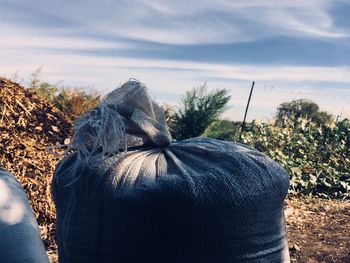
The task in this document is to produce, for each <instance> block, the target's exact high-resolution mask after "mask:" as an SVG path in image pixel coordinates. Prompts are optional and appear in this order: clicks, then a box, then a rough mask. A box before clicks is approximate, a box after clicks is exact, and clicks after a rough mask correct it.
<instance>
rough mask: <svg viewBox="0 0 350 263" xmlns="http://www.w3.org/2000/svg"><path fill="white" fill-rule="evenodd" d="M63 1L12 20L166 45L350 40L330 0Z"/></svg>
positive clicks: (33, 4)
mask: <svg viewBox="0 0 350 263" xmlns="http://www.w3.org/2000/svg"><path fill="white" fill-rule="evenodd" d="M12 2H14V3H16V1H12ZM17 2H18V1H17ZM64 2H65V1H58V0H53V1H50V6H49V8H48V6H47V4H43V3H44V2H43V1H33V0H31V1H27V4H26V5H23V2H22V1H21V2H19V3H21V5H20V6H21V7H22V8H24V7H28V6H30V7H31V8H32V9H31V10H34V11H33V12H37V14H32V16H31V15H30V14H26V13H25V12H23V13H19V14H18V15H17V14H16V15H14V21H15V22H16V21H17V22H21V21H23V22H24V23H25V22H26V20H31V19H32V20H33V16H34V15H37V16H36V17H35V19H40V15H41V14H45V15H46V16H43V17H44V18H45V19H48V18H47V17H49V16H50V15H51V16H52V17H54V18H60V21H62V20H66V21H67V23H68V24H69V23H71V24H72V26H64V25H59V26H60V27H63V28H64V29H65V30H66V31H68V32H70V31H73V32H74V30H80V31H81V32H85V33H86V32H98V33H99V34H101V35H106V36H111V35H112V36H115V37H125V38H131V39H137V40H146V41H153V42H158V43H169V44H208V43H235V42H245V41H253V40H256V39H260V38H266V37H273V36H276V35H278V36H292V37H312V38H315V37H316V38H325V39H328V38H344V37H348V36H349V32H347V31H346V30H344V29H341V28H337V27H336V26H335V25H334V23H333V18H332V17H331V15H330V13H329V10H330V8H331V7H332V6H333V5H334V4H335V3H337V1H332V0H308V1H304V0H285V1H279V0H270V1H257V0H250V1H231V0H217V1H211V0H201V1H199V0H198V1H191V2H188V1H185V0H178V1H171V0H153V1H141V0H139V1H126V0H119V1H107V0H104V1H99V2H98V3H97V2H96V1H92V0H85V1H67V3H64ZM38 16H39V18H38ZM0 19H1V18H0ZM3 19H4V18H3ZM42 22H43V24H42V25H41V26H45V21H42Z"/></svg>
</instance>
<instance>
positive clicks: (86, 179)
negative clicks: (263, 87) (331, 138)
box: [52, 81, 289, 263]
mask: <svg viewBox="0 0 350 263" xmlns="http://www.w3.org/2000/svg"><path fill="white" fill-rule="evenodd" d="M129 86H132V87H133V88H132V89H129V88H126V87H129ZM123 87H124V91H123V90H121V89H119V90H117V91H115V92H114V93H112V96H115V97H114V98H113V97H109V96H107V99H105V102H106V101H107V102H108V105H109V106H108V107H109V108H110V107H111V106H112V107H113V109H116V111H115V113H116V115H115V116H117V115H119V116H118V118H119V120H120V122H118V123H119V124H118V125H120V126H119V129H115V130H116V131H117V132H116V133H115V134H114V135H116V136H120V137H119V138H116V139H111V141H112V142H117V143H118V145H117V146H115V147H114V152H108V151H107V152H105V153H104V156H102V157H101V155H100V153H101V152H104V150H103V149H102V148H103V147H104V146H103V145H102V144H100V147H99V149H98V151H97V152H96V155H95V153H94V151H89V153H88V154H86V149H93V147H91V143H92V142H93V141H95V142H96V141H99V139H98V138H97V139H96V138H94V139H92V140H90V141H89V142H87V144H86V145H84V147H83V148H81V147H79V146H78V145H77V144H74V140H73V142H72V145H71V146H70V149H71V152H70V153H69V154H67V156H66V157H65V158H64V159H63V160H62V161H61V162H60V164H59V165H58V166H57V169H56V172H55V175H54V178H53V182H52V188H53V196H54V201H55V204H56V210H57V237H58V248H59V260H60V262H63V263H65V262H178V263H180V262H181V263H183V262H203V263H209V262H213V263H214V262H215V263H220V262H289V254H288V246H287V239H286V231H285V224H284V215H283V205H284V198H285V196H286V194H287V190H288V178H289V177H288V174H287V173H286V171H285V170H284V169H283V168H282V167H281V166H280V165H278V164H276V163H275V162H273V161H272V160H271V159H269V158H268V157H266V156H265V155H263V154H262V153H260V152H258V151H256V150H254V149H252V148H249V147H247V146H245V145H242V144H238V143H229V142H223V141H218V140H213V139H208V138H201V137H199V138H194V139H189V140H185V141H179V142H173V143H170V135H169V132H168V131H167V126H166V124H165V121H164V118H163V117H159V116H161V112H160V111H158V112H159V113H157V114H153V113H154V111H153V113H152V110H151V109H154V108H155V106H156V105H155V103H153V102H150V103H148V104H147V105H148V106H147V105H146V106H145V105H144V104H143V103H141V102H142V101H148V102H149V101H150V100H149V99H146V100H144V99H141V98H140V97H139V100H137V101H136V102H134V103H133V102H132V103H130V102H129V103H128V105H129V106H130V107H128V110H126V111H125V110H123V109H125V107H124V106H120V105H119V104H118V103H120V101H125V100H124V99H121V98H119V97H123V98H125V97H128V98H130V97H132V96H130V94H128V92H129V91H130V90H133V92H131V94H142V93H143V94H147V93H146V92H145V89H144V87H143V86H142V85H141V84H139V83H138V82H135V81H132V82H131V83H130V82H129V83H126V84H124V85H123V86H122V88H123ZM122 91H123V92H122ZM125 92H126V94H125ZM145 97H146V98H149V97H148V95H147V96H145ZM118 98H119V99H118ZM113 101H114V102H116V101H117V104H113ZM105 102H103V103H105ZM122 104H123V103H122ZM105 106H106V104H104V105H103V107H105ZM99 107H100V106H99ZM99 107H98V108H99ZM156 108H157V107H156ZM157 109H158V108H157ZM86 116H88V115H86ZM86 116H85V117H86ZM156 116H157V117H156ZM85 117H84V118H85ZM130 126H132V127H133V129H129V127H130ZM79 127H82V126H81V125H78V130H79ZM129 130H132V131H133V132H132V133H129ZM121 131H122V132H121ZM94 134H98V133H96V132H95V133H94ZM135 134H137V136H138V138H143V139H142V142H143V143H139V142H140V141H138V143H137V144H132V143H128V142H130V140H128V138H130V135H131V136H135ZM75 136H76V137H75V140H76V141H84V140H83V138H78V137H79V136H77V133H75ZM109 136H113V132H112V133H109ZM136 141H137V140H136ZM121 142H122V143H121ZM123 143H124V144H125V143H126V144H128V145H127V146H128V147H125V148H126V149H127V150H125V148H124V150H123V147H121V146H122V145H123ZM107 145H108V147H113V146H111V145H109V143H107ZM80 149H84V150H83V151H80ZM95 156H98V158H95ZM105 156H107V157H106V158H105ZM91 160H94V161H93V162H91Z"/></svg>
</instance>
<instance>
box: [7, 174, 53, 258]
mask: <svg viewBox="0 0 350 263" xmlns="http://www.w3.org/2000/svg"><path fill="white" fill-rule="evenodd" d="M0 262H6V263H23V262H38V263H47V262H49V259H48V257H47V255H46V253H45V248H44V245H43V243H42V240H41V238H40V233H39V227H38V224H37V222H36V220H35V217H34V214H33V212H32V210H31V208H30V206H29V203H28V200H27V197H26V194H25V193H24V190H23V188H22V187H21V185H20V184H19V182H18V181H17V180H16V179H15V178H14V177H13V176H12V175H11V174H10V173H8V172H6V171H5V170H3V169H1V168H0Z"/></svg>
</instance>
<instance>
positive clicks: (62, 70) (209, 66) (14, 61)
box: [0, 49, 350, 119]
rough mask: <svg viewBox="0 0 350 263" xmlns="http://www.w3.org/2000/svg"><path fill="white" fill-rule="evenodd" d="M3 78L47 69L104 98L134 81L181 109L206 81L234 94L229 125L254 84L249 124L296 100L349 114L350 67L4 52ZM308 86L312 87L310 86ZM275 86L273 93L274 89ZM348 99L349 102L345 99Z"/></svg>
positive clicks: (52, 78)
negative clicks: (188, 93)
mask: <svg viewBox="0 0 350 263" xmlns="http://www.w3.org/2000/svg"><path fill="white" fill-rule="evenodd" d="M0 57H1V60H0V73H1V74H2V75H6V76H12V75H13V74H14V73H15V72H16V71H17V70H20V72H19V75H21V76H24V77H26V78H28V76H29V74H30V73H31V72H33V71H35V69H37V68H38V67H40V66H43V67H44V68H43V75H42V76H43V79H44V80H47V81H49V82H51V83H56V82H59V81H62V80H63V81H64V82H63V84H66V85H76V86H82V87H84V86H85V87H86V86H94V87H95V88H96V89H98V90H99V91H100V92H102V93H104V94H105V93H107V92H109V91H111V90H112V89H113V88H115V87H116V86H118V85H120V84H122V83H123V82H124V81H126V80H127V79H129V78H131V77H133V78H137V79H139V80H141V81H142V82H144V83H145V84H146V85H147V86H148V87H149V89H150V91H151V94H152V96H153V97H155V98H156V99H158V100H159V101H168V102H171V103H177V102H178V101H179V100H180V96H181V94H184V92H185V90H188V89H189V88H191V87H194V86H199V85H201V84H203V83H204V82H205V81H206V80H208V86H209V87H210V88H227V89H229V90H230V91H231V94H232V100H231V105H232V108H231V109H230V110H229V111H228V112H227V113H226V114H225V116H226V117H227V118H230V119H241V118H242V116H241V115H242V114H243V112H244V106H245V103H246V100H247V95H248V93H249V88H250V84H251V81H252V80H255V81H256V83H257V84H256V91H255V92H254V96H253V100H252V109H251V110H250V112H249V115H248V116H249V119H251V118H258V119H266V118H271V117H272V113H273V112H274V111H275V109H276V107H277V105H278V104H279V103H281V102H283V101H288V100H291V99H293V98H299V97H306V98H310V99H314V100H315V101H316V102H318V103H319V104H320V106H321V108H323V109H325V110H329V111H331V112H333V113H334V114H339V113H342V112H343V113H344V112H345V113H347V114H350V105H349V103H348V100H349V99H350V90H349V89H340V88H339V87H340V86H342V87H344V83H347V84H348V85H350V68H348V67H298V66H288V65H284V66H279V65H276V66H273V65H261V66H256V65H240V64H234V65H228V64H218V63H198V62H192V61H174V60H158V59H137V58H134V59H133V58H124V57H99V56H82V55H77V54H67V53H63V54H55V53H43V52H38V51H35V50H29V49H27V50H12V51H9V50H0ZM322 82H325V83H329V88H328V89H327V90H326V91H325V90H321V89H319V90H318V83H322ZM307 85H308V86H307ZM272 86H273V87H274V88H272ZM344 96H345V97H344Z"/></svg>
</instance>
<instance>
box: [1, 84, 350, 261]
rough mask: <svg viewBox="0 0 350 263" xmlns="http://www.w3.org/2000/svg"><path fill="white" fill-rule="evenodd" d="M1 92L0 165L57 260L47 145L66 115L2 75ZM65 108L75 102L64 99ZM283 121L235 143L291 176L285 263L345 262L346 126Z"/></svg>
mask: <svg viewBox="0 0 350 263" xmlns="http://www.w3.org/2000/svg"><path fill="white" fill-rule="evenodd" d="M56 91H57V90H56ZM56 91H55V92H56ZM0 96H1V98H2V100H1V101H0V129H1V134H0V165H1V166H2V167H4V168H6V169H7V170H8V171H10V172H11V173H12V174H14V175H15V176H16V177H17V179H18V180H19V181H20V182H21V184H22V185H23V186H24V188H25V190H26V193H27V195H28V198H29V201H30V204H31V206H32V208H33V211H34V213H35V215H36V218H37V220H38V222H39V226H40V230H41V235H42V238H43V240H44V243H45V245H46V248H47V252H48V255H49V257H50V259H51V262H57V251H56V248H57V247H56V241H55V209H54V205H53V202H52V200H51V193H50V182H51V178H52V173H53V170H54V167H55V164H56V163H57V161H58V160H59V157H57V156H56V155H53V154H49V153H48V151H47V146H52V145H54V146H58V145H60V144H63V143H64V142H65V140H66V139H67V138H69V136H70V134H71V132H72V124H71V118H72V116H68V117H67V114H66V113H65V112H64V110H67V108H64V107H63V108H61V110H60V109H59V107H55V106H53V105H52V102H49V101H47V100H45V99H43V98H42V97H40V96H38V95H37V94H36V93H35V92H33V91H30V90H28V89H25V88H23V87H21V86H19V85H18V84H16V83H13V82H11V81H9V80H7V79H2V78H0ZM85 98H86V97H85ZM78 99H81V98H80V97H79V96H78V97H74V101H76V100H78ZM93 99H95V98H93ZM56 102H57V101H56ZM57 103H61V105H62V102H60V101H59V102H57ZM67 105H71V106H74V105H76V103H72V101H70V100H68V104H67ZM92 105H93V103H92ZM90 106H91V105H90ZM82 110H85V109H75V111H76V112H77V113H79V112H80V113H81V111H82ZM226 124H227V123H226ZM230 125H232V123H228V126H227V125H226V126H225V123H221V124H220V125H217V126H211V128H210V129H209V130H206V132H205V134H204V135H206V136H210V137H214V138H220V137H222V136H223V138H220V139H226V140H236V139H237V138H236V137H234V136H233V135H232V134H231V133H225V132H226V131H227V130H230V131H233V130H234V129H235V127H236V126H234V127H232V126H230ZM283 125H284V126H283ZM283 125H282V126H280V127H279V126H276V125H275V124H256V123H251V124H249V125H248V126H247V129H246V131H245V133H244V134H243V135H242V140H243V142H244V143H247V144H250V145H252V146H254V147H256V148H258V149H259V150H261V151H263V152H265V153H266V154H267V155H269V156H270V157H271V158H273V159H274V160H276V161H277V162H279V163H280V164H281V165H283V166H284V167H285V168H286V169H287V170H288V172H289V173H290V176H291V177H290V182H291V188H290V193H289V196H288V198H287V200H286V206H285V216H286V221H287V230H288V238H289V249H290V255H291V259H292V262H350V200H349V190H350V173H349V169H350V166H349V164H350V160H349V141H350V140H349V131H350V129H349V127H350V126H349V123H348V121H347V120H343V121H341V122H337V123H334V124H333V125H332V126H330V127H325V128H323V129H322V128H319V127H317V126H315V124H313V123H310V122H306V123H305V121H303V120H301V121H300V123H299V122H296V123H295V122H293V123H290V122H287V123H284V124H283ZM227 127H228V128H227ZM218 130H219V132H218ZM225 136H226V137H225ZM55 153H56V154H59V153H61V151H60V150H59V149H58V150H55Z"/></svg>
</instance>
